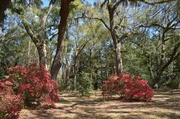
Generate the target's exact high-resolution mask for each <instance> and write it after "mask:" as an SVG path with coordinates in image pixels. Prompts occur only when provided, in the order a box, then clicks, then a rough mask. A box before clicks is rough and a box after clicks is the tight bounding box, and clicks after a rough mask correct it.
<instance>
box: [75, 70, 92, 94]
mask: <svg viewBox="0 0 180 119" xmlns="http://www.w3.org/2000/svg"><path fill="white" fill-rule="evenodd" d="M77 91H79V93H80V94H81V95H82V96H89V95H91V94H92V92H93V86H92V79H91V78H90V75H89V73H85V72H82V73H81V74H80V77H79V79H78V80H77Z"/></svg>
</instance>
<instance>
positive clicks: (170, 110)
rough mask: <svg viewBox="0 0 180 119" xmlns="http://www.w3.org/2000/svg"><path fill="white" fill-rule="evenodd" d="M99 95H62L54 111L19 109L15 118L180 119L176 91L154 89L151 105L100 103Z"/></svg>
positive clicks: (70, 93) (114, 99) (116, 102)
mask: <svg viewBox="0 0 180 119" xmlns="http://www.w3.org/2000/svg"><path fill="white" fill-rule="evenodd" d="M100 94H101V92H100V91H97V92H96V93H95V95H94V96H91V97H80V96H78V95H77V93H75V92H63V93H61V94H60V98H61V100H60V102H58V103H56V108H52V109H31V110H30V109H23V110H22V111H21V112H20V117H19V119H180V89H178V90H156V91H155V94H154V97H153V99H152V102H123V101H120V100H118V98H117V97H113V99H108V100H107V99H106V100H104V99H103V98H102V96H101V95H100Z"/></svg>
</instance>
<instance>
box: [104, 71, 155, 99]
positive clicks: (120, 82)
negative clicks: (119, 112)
mask: <svg viewBox="0 0 180 119" xmlns="http://www.w3.org/2000/svg"><path fill="white" fill-rule="evenodd" d="M102 91H103V92H102V94H103V97H107V96H108V97H109V96H111V97H112V95H114V94H119V95H120V96H121V97H122V98H123V99H124V100H126V101H133V100H134V101H151V99H152V97H153V90H152V88H151V87H150V86H149V85H148V82H147V81H146V80H143V79H142V78H141V77H140V76H135V77H131V76H130V73H125V74H121V75H120V76H116V75H111V76H110V77H108V79H107V80H105V81H104V85H103V86H102Z"/></svg>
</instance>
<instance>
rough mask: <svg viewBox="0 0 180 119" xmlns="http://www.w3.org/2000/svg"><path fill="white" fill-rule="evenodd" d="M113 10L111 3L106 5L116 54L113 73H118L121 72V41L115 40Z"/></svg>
mask: <svg viewBox="0 0 180 119" xmlns="http://www.w3.org/2000/svg"><path fill="white" fill-rule="evenodd" d="M114 10H115V9H113V8H112V7H111V5H109V6H108V12H109V24H110V29H109V30H110V32H111V37H112V40H113V43H114V48H115V54H116V64H115V73H116V75H120V74H121V73H122V68H123V66H122V55H121V42H120V41H118V40H117V37H116V31H115V30H114Z"/></svg>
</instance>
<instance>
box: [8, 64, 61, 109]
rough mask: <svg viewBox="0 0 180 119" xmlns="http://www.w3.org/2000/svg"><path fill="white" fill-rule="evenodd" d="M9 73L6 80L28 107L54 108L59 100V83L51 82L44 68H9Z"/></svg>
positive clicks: (33, 66) (30, 66) (35, 66)
mask: <svg viewBox="0 0 180 119" xmlns="http://www.w3.org/2000/svg"><path fill="white" fill-rule="evenodd" d="M7 72H8V75H7V76H5V80H6V81H11V82H12V86H11V87H12V89H13V90H14V92H15V93H16V94H17V95H21V96H22V98H23V100H24V103H25V105H26V106H30V105H32V104H37V105H39V104H41V106H42V107H44V106H54V101H58V100H59V96H58V89H59V88H58V83H57V82H56V81H54V80H51V76H50V74H49V73H48V71H47V69H46V68H44V67H43V66H42V67H38V66H37V65H36V64H31V65H29V66H15V67H11V68H8V69H7Z"/></svg>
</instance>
